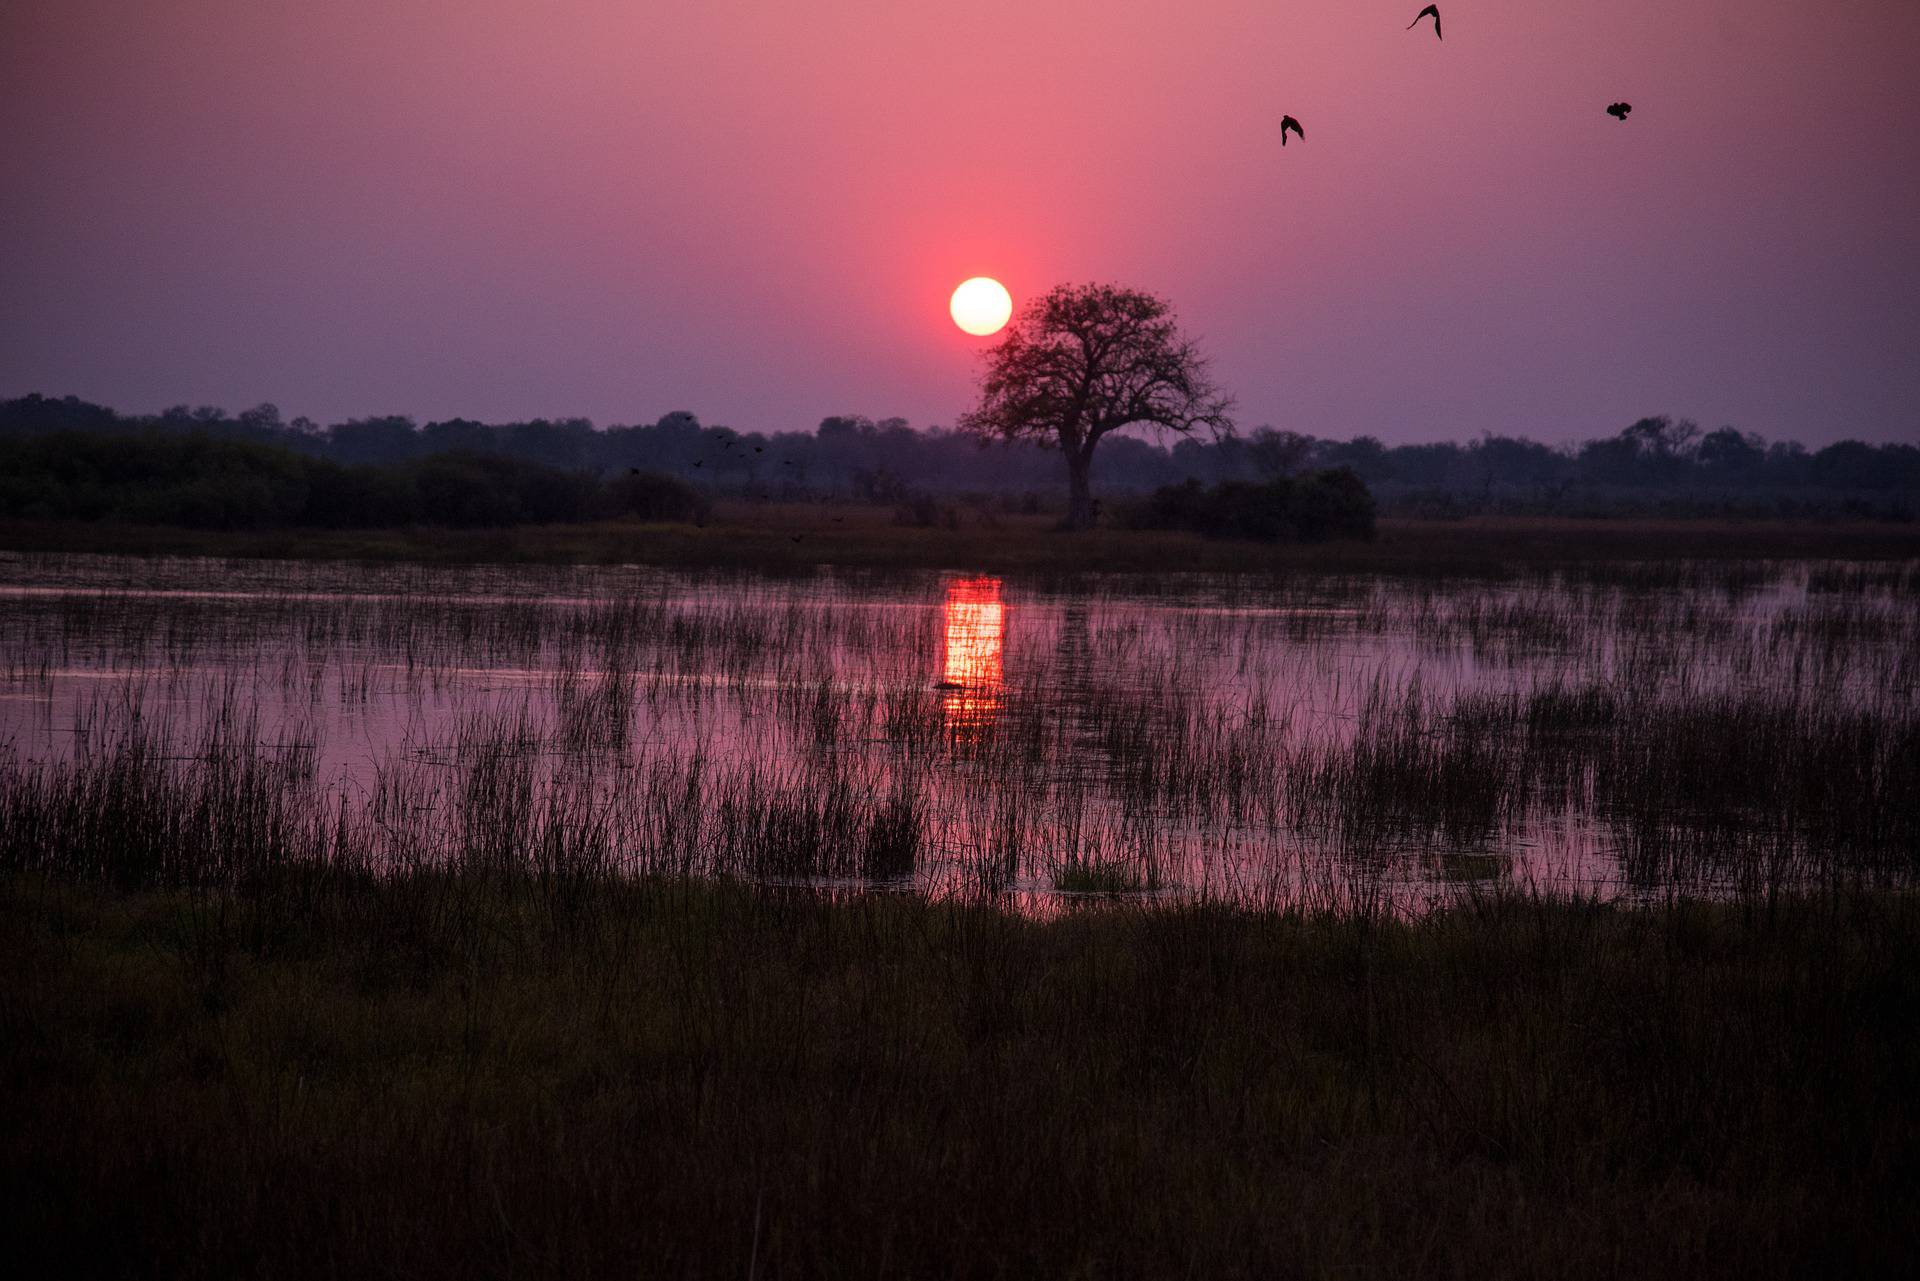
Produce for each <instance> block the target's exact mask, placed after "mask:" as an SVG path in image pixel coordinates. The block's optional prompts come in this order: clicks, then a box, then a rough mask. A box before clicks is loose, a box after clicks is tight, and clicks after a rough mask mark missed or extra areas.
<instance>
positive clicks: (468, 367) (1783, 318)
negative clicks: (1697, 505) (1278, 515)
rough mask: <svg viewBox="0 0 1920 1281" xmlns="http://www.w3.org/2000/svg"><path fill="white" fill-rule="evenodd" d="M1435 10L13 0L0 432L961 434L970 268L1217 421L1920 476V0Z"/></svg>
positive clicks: (1105, 4)
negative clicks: (1177, 357) (59, 407)
mask: <svg viewBox="0 0 1920 1281" xmlns="http://www.w3.org/2000/svg"><path fill="white" fill-rule="evenodd" d="M1418 8H1419V2H1418V0H1392V2H1391V3H1389V2H1388V0H1315V2H1313V3H1299V2H1293V3H1290V2H1288V0H1244V2H1242V0H982V2H976V3H960V2H959V0H949V2H946V3H931V2H927V3H922V2H919V0H752V2H748V0H538V2H535V0H326V2H324V3H323V2H322V0H147V2H142V0H0V24H4V25H3V27H0V120H4V122H5V124H4V128H0V164H4V173H5V181H4V183H0V226H4V228H5V234H4V239H0V299H4V303H5V307H4V314H3V316H0V395H18V394H22V393H25V392H28V391H36V390H37V391H44V392H47V393H49V394H66V393H74V394H78V395H81V396H84V397H87V398H89V399H95V400H100V401H104V402H107V403H110V404H113V405H116V406H118V407H121V408H124V409H129V410H153V409H158V408H162V407H164V406H166V405H169V404H173V403H178V402H190V403H194V404H200V403H212V404H220V405H224V406H227V407H229V408H235V409H237V408H241V407H244V406H246V405H250V404H252V403H255V402H257V401H261V400H272V401H275V402H277V403H278V404H279V405H280V406H281V407H282V409H283V410H284V411H285V412H286V413H287V414H288V415H292V414H296V413H305V414H309V415H311V416H313V417H315V418H319V419H322V420H332V419H338V418H343V417H347V416H355V415H364V414H370V413H378V412H398V413H410V414H413V415H415V416H417V417H419V418H421V419H423V420H424V419H428V418H439V417H448V416H452V415H456V414H461V415H467V416H471V417H478V418H486V419H505V418H518V417H526V416H533V415H549V416H557V415H566V414H585V415H588V416H591V417H593V418H594V419H596V420H597V421H599V422H602V423H608V422H630V421H642V420H651V419H653V418H655V417H657V416H658V415H660V414H661V413H664V412H666V411H668V410H672V409H691V410H693V411H694V412H696V413H698V414H700V415H701V416H702V417H703V418H704V419H707V420H708V421H716V422H724V423H728V424H730V425H733V426H735V427H739V428H743V429H759V430H778V429H791V428H805V427H810V426H811V425H812V424H813V423H814V422H816V421H817V420H818V419H819V418H820V417H822V416H823V415H826V414H829V413H839V412H858V413H868V414H873V415H876V416H879V415H887V414H902V415H905V416H907V417H910V418H911V419H913V420H914V421H915V422H916V423H917V424H921V425H926V424H931V423H946V422H951V421H952V419H953V418H954V416H955V415H956V414H957V413H958V412H959V411H960V410H962V409H964V408H965V407H966V406H967V404H968V402H969V400H970V396H971V391H972V386H973V375H974V365H973V361H972V353H973V352H974V351H975V350H977V348H978V346H979V341H978V340H975V339H969V338H967V337H965V336H964V335H962V334H961V333H960V332H959V331H958V330H956V329H955V328H954V327H953V325H952V323H951V322H950V321H949V320H948V319H947V316H946V299H947V295H948V293H949V292H950V291H951V290H952V288H953V287H954V285H956V284H958V283H959V282H960V280H962V279H963V278H965V277H967V276H971V275H976V274H984V275H992V276H995V277H998V278H999V279H1000V280H1002V281H1004V282H1005V283H1006V284H1007V285H1008V287H1009V288H1010V289H1011V290H1012V291H1013V294H1014V297H1015V299H1016V302H1018V301H1019V300H1021V299H1024V298H1026V297H1028V296H1030V295H1032V294H1033V293H1035V292H1038V291H1041V290H1044V289H1045V288H1047V287H1048V286H1049V285H1052V284H1054V283H1056V282H1060V281H1080V280H1095V279H1097V280H1113V281H1119V282H1122V283H1125V284H1131V285H1137V286H1139V287H1142V288H1147V289H1151V290H1153V291H1155V292H1157V293H1160V294H1163V295H1165V296H1166V297H1168V298H1170V299H1172V300H1173V301H1174V303H1175V304H1176V305H1177V306H1178V308H1179V309H1180V313H1181V315H1182V317H1183V318H1184V320H1185V321H1186V323H1187V325H1188V327H1189V328H1190V329H1191V330H1192V331H1193V332H1194V333H1195V334H1196V335H1197V336H1199V337H1200V338H1201V340H1202V341H1203V343H1204V345H1205V347H1206V349H1207V350H1208V351H1210V352H1211V353H1212V354H1213V356H1214V358H1215V364H1216V371H1217V373H1218V375H1219V377H1220V379H1221V381H1222V382H1223V383H1224V384H1225V385H1226V386H1228V387H1229V388H1230V389H1231V390H1233V391H1234V392H1235V393H1236V394H1237V395H1238V396H1239V399H1240V406H1241V409H1240V417H1241V421H1242V424H1243V426H1246V427H1252V426H1255V425H1258V424H1261V423H1271V424H1274V425H1276V426H1282V427H1290V428H1293V429H1296V430H1300V431H1306V432H1311V433H1314V434H1316V435H1334V436H1347V435H1352V434H1355V433H1360V432H1372V433H1375V434H1377V435H1380V436H1382V437H1384V438H1386V439H1388V440H1395V441H1404V440H1416V439H1437V438H1446V437H1454V438H1466V437H1469V436H1472V435H1476V434H1478V433H1479V432H1481V431H1483V430H1491V431H1496V432H1510V433H1524V434H1529V435H1533V436H1535V437H1538V438H1541V439H1548V440H1568V439H1575V438H1580V437H1584V436H1591V435H1597V434H1602V433H1611V432H1613V431H1615V430H1618V429H1619V428H1620V427H1621V426H1623V425H1625V424H1626V423H1627V422H1629V421H1631V420H1632V419H1633V418H1635V417H1638V416H1640V415H1642V414H1647V413H1660V412H1671V413H1675V414H1684V415H1689V416H1692V417H1695V418H1698V419H1700V420H1701V421H1702V422H1703V423H1705V424H1706V425H1707V426H1709V427H1713V426H1718V425H1720V424H1722V423H1733V424H1735V425H1737V426H1740V427H1742V428H1744V429H1748V430H1754V431H1760V432H1762V433H1765V434H1766V435H1768V436H1771V437H1780V436H1796V437H1799V438H1800V439H1803V440H1805V441H1807V442H1809V443H1820V442H1825V441H1830V440H1833V439H1838V438H1840V437H1844V436H1858V437H1863V438H1867V439H1908V440H1912V439H1916V438H1920V231H1916V228H1917V227H1920V106H1916V102H1917V101H1920V98H1917V97H1916V94H1917V92H1920V5H1916V4H1913V3H1911V0H1820V2H1819V3H1810V2H1808V0H1798V2H1794V3H1789V2H1788V0H1589V2H1588V3H1558V2H1556V3H1548V2H1546V0H1451V2H1450V3H1443V4H1442V5H1441V8H1442V11H1443V13H1444V14H1445V17H1446V31H1447V38H1446V40H1445V41H1444V42H1436V41H1435V40H1434V38H1433V35H1432V32H1431V30H1430V24H1423V25H1422V27H1421V28H1420V29H1419V30H1416V31H1405V30H1403V29H1402V28H1403V27H1404V26H1405V24H1406V23H1407V22H1408V21H1409V20H1410V19H1411V18H1412V16H1413V13H1414V11H1415V10H1416V9H1418ZM1621 98H1624V99H1626V100H1628V101H1630V102H1632V103H1633V105H1634V113H1633V116H1632V118H1631V119H1630V120H1629V121H1628V122H1627V123H1625V124H1619V123H1616V122H1615V121H1614V120H1612V119H1610V118H1609V117H1607V116H1606V115H1605V114H1604V112H1603V109H1604V108H1605V106H1606V105H1607V104H1608V103H1610V102H1612V101H1615V100H1616V99H1621ZM1283 112H1290V113H1292V114H1293V115H1295V116H1298V117H1299V118H1300V120H1301V121H1302V122H1303V123H1304V124H1305V126H1306V130H1307V138H1306V141H1305V143H1304V144H1302V143H1300V142H1298V141H1296V142H1293V143H1291V144H1289V145H1288V147H1287V148H1286V149H1285V150H1284V151H1282V150H1281V148H1280V146H1279V136H1278V132H1277V128H1278V121H1279V118H1280V116H1281V114H1282V113H1283Z"/></svg>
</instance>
